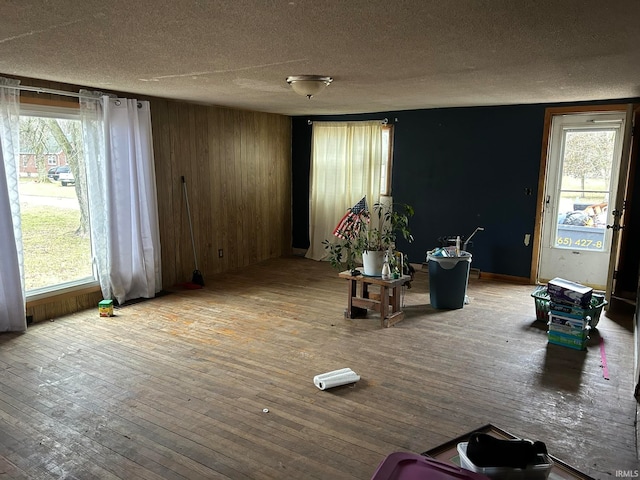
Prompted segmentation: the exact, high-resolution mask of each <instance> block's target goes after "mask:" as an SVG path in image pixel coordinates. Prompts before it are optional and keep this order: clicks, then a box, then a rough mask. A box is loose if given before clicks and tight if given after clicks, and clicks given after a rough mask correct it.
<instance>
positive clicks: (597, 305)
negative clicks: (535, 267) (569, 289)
mask: <svg viewBox="0 0 640 480" xmlns="http://www.w3.org/2000/svg"><path fill="white" fill-rule="evenodd" d="M531 296H532V297H533V300H534V301H535V306H536V320H540V321H541V322H544V323H547V322H548V321H549V312H550V311H551V309H550V304H551V297H550V296H549V292H547V286H546V285H539V286H538V287H536V289H535V290H534V291H533V293H532V294H531ZM606 304H607V301H606V300H605V299H604V295H600V294H598V293H594V294H593V295H592V296H591V304H590V305H589V308H577V307H574V306H568V308H571V310H572V311H573V312H582V318H586V317H591V323H590V325H591V328H596V325H598V322H599V321H600V314H601V313H602V309H603V308H604V306H605V305H606Z"/></svg>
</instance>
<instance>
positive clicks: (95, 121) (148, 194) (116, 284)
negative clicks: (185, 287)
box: [81, 96, 162, 304]
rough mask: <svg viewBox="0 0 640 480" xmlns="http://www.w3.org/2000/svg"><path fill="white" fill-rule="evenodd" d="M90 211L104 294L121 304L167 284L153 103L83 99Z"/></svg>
mask: <svg viewBox="0 0 640 480" xmlns="http://www.w3.org/2000/svg"><path fill="white" fill-rule="evenodd" d="M81 112H82V120H83V129H84V135H85V154H86V155H87V161H86V164H87V182H88V184H89V189H88V190H89V209H90V210H89V215H90V217H91V237H92V239H93V242H94V243H93V248H94V256H95V263H96V267H97V270H98V277H99V279H100V285H101V288H102V294H103V296H104V298H115V299H116V300H117V301H118V303H120V304H122V303H124V302H126V301H127V300H130V299H135V298H151V297H154V296H155V294H156V293H157V292H159V291H160V290H161V288H162V271H161V265H160V232H159V225H158V206H157V192H156V178H155V168H154V163H153V162H154V161H153V140H152V133H151V111H150V105H149V102H140V101H137V100H133V99H125V98H110V97H107V96H102V97H100V98H99V99H93V98H82V99H81Z"/></svg>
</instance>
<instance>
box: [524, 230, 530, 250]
mask: <svg viewBox="0 0 640 480" xmlns="http://www.w3.org/2000/svg"><path fill="white" fill-rule="evenodd" d="M530 241H531V234H530V233H525V235H524V245H525V247H528V246H529V242H530Z"/></svg>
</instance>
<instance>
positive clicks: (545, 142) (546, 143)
mask: <svg viewBox="0 0 640 480" xmlns="http://www.w3.org/2000/svg"><path fill="white" fill-rule="evenodd" d="M627 105H628V104H626V103H623V104H617V103H616V104H611V105H581V106H575V107H548V108H546V109H545V112H544V130H543V132H542V148H541V153H540V171H539V174H538V197H537V200H536V219H535V227H534V231H533V248H532V252H531V274H530V276H529V281H530V282H531V284H536V283H538V273H539V262H540V254H541V253H542V218H543V215H542V212H543V209H544V204H545V202H544V199H545V179H546V177H547V170H548V168H549V162H548V156H549V151H550V140H551V120H552V119H553V117H554V116H555V115H571V114H580V113H588V112H594V113H598V112H625V111H626V110H627ZM624 152H625V146H624V145H623V153H624ZM626 180H627V179H626V176H625V178H624V179H623V181H626ZM611 248H612V249H613V248H614V246H613V245H612V247H611Z"/></svg>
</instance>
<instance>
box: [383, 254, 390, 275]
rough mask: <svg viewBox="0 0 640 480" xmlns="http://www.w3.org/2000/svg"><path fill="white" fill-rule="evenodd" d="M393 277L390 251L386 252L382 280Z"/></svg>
mask: <svg viewBox="0 0 640 480" xmlns="http://www.w3.org/2000/svg"><path fill="white" fill-rule="evenodd" d="M390 279H391V268H390V267H389V252H387V253H385V254H384V263H383V264H382V280H390Z"/></svg>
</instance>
